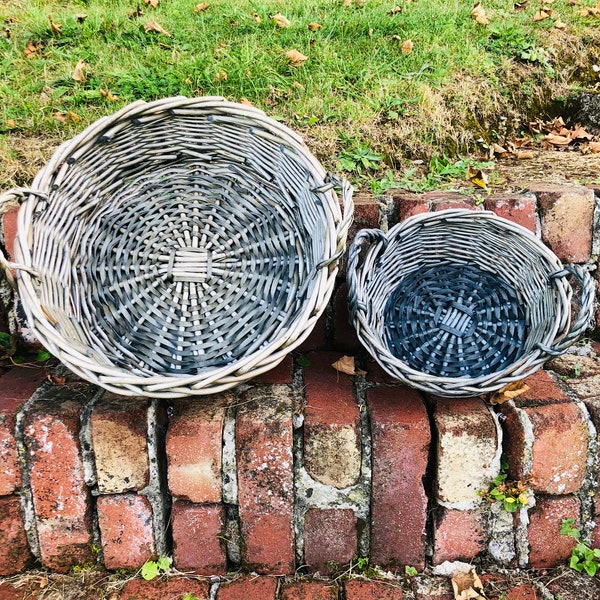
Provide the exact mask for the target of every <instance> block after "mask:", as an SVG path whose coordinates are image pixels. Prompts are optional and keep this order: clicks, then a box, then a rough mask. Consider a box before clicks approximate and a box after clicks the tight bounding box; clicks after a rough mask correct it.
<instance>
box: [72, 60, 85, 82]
mask: <svg viewBox="0 0 600 600" xmlns="http://www.w3.org/2000/svg"><path fill="white" fill-rule="evenodd" d="M85 66H86V65H85V61H84V60H83V59H81V58H80V59H79V60H78V61H77V64H76V65H75V69H74V71H73V75H71V79H73V80H74V81H76V82H77V83H83V82H84V81H85V73H84V72H83V68H84V67H85Z"/></svg>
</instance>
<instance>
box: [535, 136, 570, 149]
mask: <svg viewBox="0 0 600 600" xmlns="http://www.w3.org/2000/svg"><path fill="white" fill-rule="evenodd" d="M542 139H543V140H544V141H545V142H547V143H548V144H552V145H553V146H568V145H569V144H570V143H571V136H566V135H556V134H555V133H549V134H548V135H545V136H544V137H543V138H542Z"/></svg>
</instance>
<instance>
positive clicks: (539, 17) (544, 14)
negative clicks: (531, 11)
mask: <svg viewBox="0 0 600 600" xmlns="http://www.w3.org/2000/svg"><path fill="white" fill-rule="evenodd" d="M551 16H552V10H550V9H549V8H542V9H541V10H538V11H537V12H536V13H535V15H533V17H531V20H532V21H544V20H545V19H549V18H550V17H551Z"/></svg>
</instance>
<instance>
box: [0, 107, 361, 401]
mask: <svg viewBox="0 0 600 600" xmlns="http://www.w3.org/2000/svg"><path fill="white" fill-rule="evenodd" d="M334 187H340V188H341V192H342V201H343V209H344V210H343V214H342V210H341V208H340V202H339V199H338V196H337V194H336V193H335V191H334V189H333V188H334ZM15 199H20V200H23V199H25V202H24V203H23V205H22V206H21V209H20V211H19V216H18V233H17V238H16V241H15V249H14V255H15V262H14V263H8V262H7V261H6V259H5V258H4V257H2V262H3V264H4V266H5V268H9V269H13V270H14V271H16V273H17V284H18V292H19V297H20V300H21V302H22V304H23V307H24V309H25V312H26V315H27V320H28V324H29V326H30V327H31V328H32V329H33V331H34V333H35V334H36V335H37V337H38V338H39V340H40V341H41V342H42V344H44V345H45V346H46V347H47V348H48V350H49V351H50V352H52V353H53V354H54V355H55V356H56V357H57V358H58V359H59V360H60V361H61V362H63V363H64V364H65V365H66V366H67V367H69V368H70V369H71V370H72V371H74V372H75V373H77V374H79V375H80V376H82V377H83V378H85V379H87V380H89V381H91V382H92V383H95V384H97V385H100V386H102V387H104V388H106V389H109V390H111V391H113V392H116V393H120V394H124V395H144V396H150V397H170V398H174V397H179V396H186V395H203V394H211V393H216V392H220V391H223V390H226V389H228V388H231V387H232V386H235V385H237V384H239V383H241V382H244V381H246V380H248V379H250V378H252V377H255V376H256V375H259V374H260V373H263V372H265V371H267V370H269V369H271V368H273V367H274V366H276V365H277V364H278V363H279V362H280V361H281V360H282V359H283V358H284V357H285V356H286V355H287V354H288V353H289V352H290V351H291V350H293V349H294V348H296V347H297V346H298V345H299V344H300V343H302V341H303V340H304V339H306V337H307V336H308V335H309V333H310V332H311V330H312V329H313V327H314V325H315V323H316V321H317V319H318V318H319V316H320V315H321V313H322V312H323V310H324V308H325V306H326V304H327V302H328V300H329V298H330V296H331V293H332V289H333V285H334V281H335V275H336V272H337V264H338V260H339V258H340V256H341V255H342V253H343V251H344V246H345V241H346V236H347V232H348V227H349V225H350V222H351V219H352V212H353V203H352V189H351V187H350V185H349V184H348V183H347V182H345V181H337V180H335V179H334V178H333V177H331V176H329V175H328V174H326V173H325V171H324V170H323V168H322V166H321V165H320V164H319V163H318V161H317V160H316V159H315V158H314V157H313V156H312V155H311V154H310V153H309V151H308V150H307V148H306V146H305V145H304V144H303V142H302V140H301V139H300V138H299V137H298V136H297V135H296V134H295V133H293V132H292V131H290V130H289V129H288V128H286V127H284V126H282V125H281V124H279V123H277V122H276V121H274V120H272V119H270V118H268V117H267V116H266V115H265V114H264V113H263V112H261V111H259V110H257V109H255V108H253V107H250V106H246V105H242V104H236V103H232V102H227V101H225V100H224V99H223V98H215V97H204V98H195V99H188V98H183V97H177V98H166V99H163V100H159V101H155V102H150V103H145V102H136V103H134V104H131V105H129V106H127V107H125V108H123V109H122V110H121V111H119V112H117V113H116V114H114V115H112V116H109V117H105V118H103V119H100V120H99V121H97V122H96V123H94V124H93V125H91V126H90V127H89V128H88V129H86V130H85V131H84V132H82V133H81V134H79V135H78V136H77V137H75V138H73V139H72V140H70V141H68V142H66V143H64V144H63V145H62V146H61V147H60V148H59V149H58V150H57V151H56V153H55V154H54V156H53V157H52V158H51V160H50V161H49V162H48V164H47V165H46V166H45V167H44V168H43V169H42V170H41V171H40V172H39V173H38V175H37V176H36V178H35V180H34V181H33V184H32V189H28V190H13V191H11V192H8V193H7V194H5V195H4V196H3V197H2V202H4V203H8V202H10V201H11V200H15Z"/></svg>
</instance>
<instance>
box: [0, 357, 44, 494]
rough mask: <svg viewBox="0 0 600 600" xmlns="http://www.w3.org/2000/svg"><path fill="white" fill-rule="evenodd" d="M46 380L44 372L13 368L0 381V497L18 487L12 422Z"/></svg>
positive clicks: (15, 447) (18, 475)
mask: <svg viewBox="0 0 600 600" xmlns="http://www.w3.org/2000/svg"><path fill="white" fill-rule="evenodd" d="M45 377H46V375H45V372H44V370H43V369H26V368H23V367H14V368H12V369H11V370H10V371H8V373H6V374H5V375H3V376H2V380H1V381H0V495H4V494H12V493H13V492H14V491H15V490H17V489H18V488H19V487H21V471H20V470H19V461H18V456H17V444H16V441H15V419H16V416H17V413H18V412H19V410H20V409H21V408H22V407H23V405H24V404H25V402H27V400H29V398H31V396H32V395H33V393H34V392H35V391H36V390H37V388H38V387H39V386H40V385H41V384H42V382H43V381H44V379H45Z"/></svg>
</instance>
